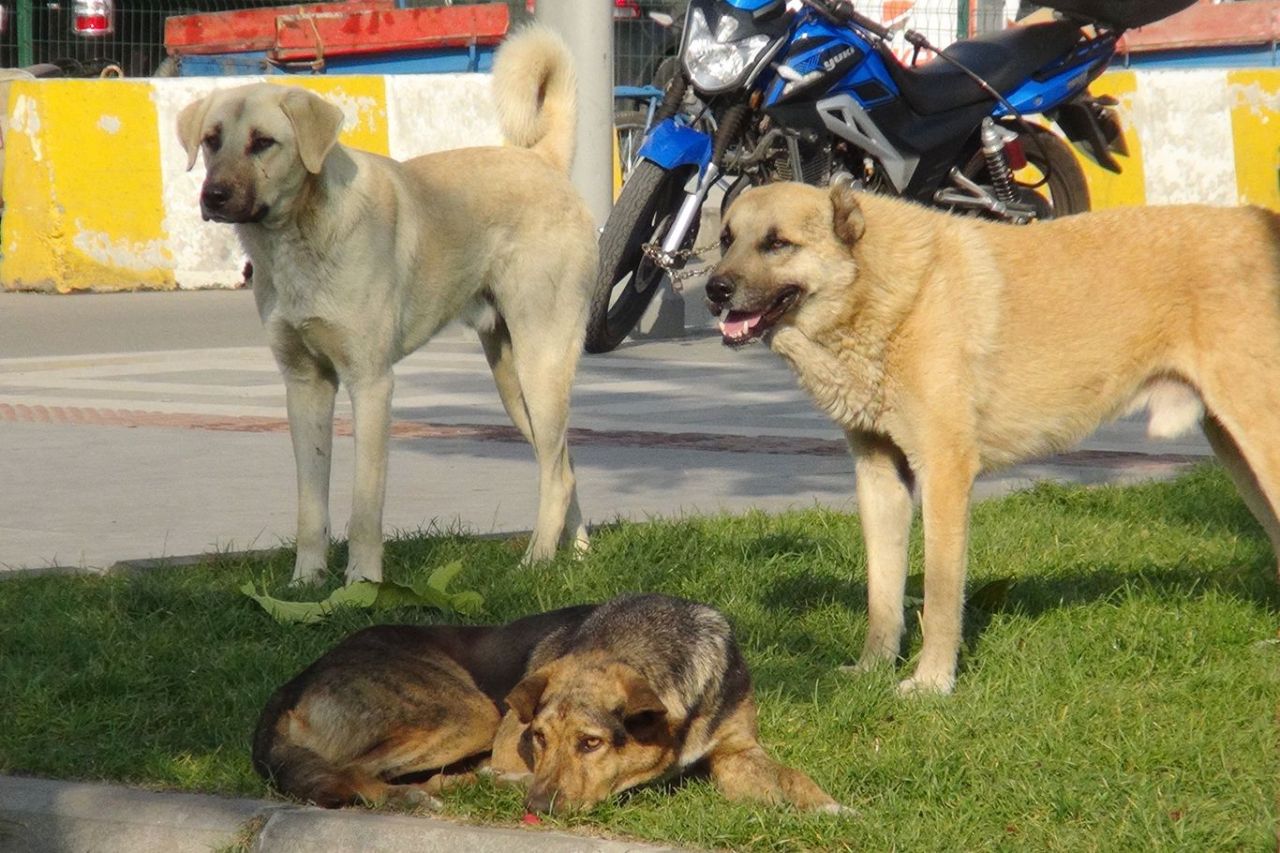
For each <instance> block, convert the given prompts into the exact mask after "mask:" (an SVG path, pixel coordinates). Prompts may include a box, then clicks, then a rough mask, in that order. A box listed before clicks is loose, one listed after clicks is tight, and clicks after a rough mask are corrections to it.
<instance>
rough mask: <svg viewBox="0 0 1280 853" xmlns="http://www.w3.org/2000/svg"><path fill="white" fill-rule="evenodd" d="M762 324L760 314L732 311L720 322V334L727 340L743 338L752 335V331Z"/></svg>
mask: <svg viewBox="0 0 1280 853" xmlns="http://www.w3.org/2000/svg"><path fill="white" fill-rule="evenodd" d="M759 322H760V313H759V312H753V313H747V312H746V311H730V312H729V313H728V314H726V315H725V316H724V319H723V320H721V321H720V334H722V335H724V336H725V337H726V338H742V337H746V336H747V335H749V334H751V330H752V329H753V328H755V325H756V324H757V323H759Z"/></svg>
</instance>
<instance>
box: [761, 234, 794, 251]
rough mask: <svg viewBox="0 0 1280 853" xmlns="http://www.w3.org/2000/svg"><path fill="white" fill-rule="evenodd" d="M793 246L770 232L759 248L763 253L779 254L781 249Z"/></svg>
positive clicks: (783, 238) (788, 241)
mask: <svg viewBox="0 0 1280 853" xmlns="http://www.w3.org/2000/svg"><path fill="white" fill-rule="evenodd" d="M794 245H795V243H792V242H791V241H790V240H788V239H786V238H785V237H779V236H778V235H777V234H774V233H772V232H771V233H770V234H769V235H768V236H767V237H765V238H764V241H763V243H762V244H761V246H760V248H761V250H763V251H765V252H780V251H782V250H783V249H788V248H790V247H791V246H794Z"/></svg>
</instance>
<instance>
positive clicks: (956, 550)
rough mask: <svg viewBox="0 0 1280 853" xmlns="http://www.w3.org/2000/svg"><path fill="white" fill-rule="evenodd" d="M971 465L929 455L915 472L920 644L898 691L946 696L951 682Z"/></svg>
mask: <svg viewBox="0 0 1280 853" xmlns="http://www.w3.org/2000/svg"><path fill="white" fill-rule="evenodd" d="M977 470H978V469H977V464H976V462H974V461H971V460H970V459H968V458H967V456H965V455H964V454H957V453H951V454H947V455H944V456H938V457H930V458H929V459H928V461H927V462H926V464H925V467H924V470H923V471H922V472H921V499H922V504H923V517H924V620H923V623H922V627H923V631H924V645H923V647H922V648H921V650H920V661H919V663H917V664H916V671H915V674H914V675H912V676H911V677H910V678H908V679H906V680H905V681H903V682H902V683H901V684H899V685H898V690H899V692H901V693H913V692H932V693H950V692H951V690H952V688H953V687H954V686H955V682H956V658H957V656H958V655H959V653H960V631H961V618H962V614H963V611H964V576H965V563H966V560H967V550H968V544H969V499H970V495H971V493H972V491H973V480H974V477H976V476H977Z"/></svg>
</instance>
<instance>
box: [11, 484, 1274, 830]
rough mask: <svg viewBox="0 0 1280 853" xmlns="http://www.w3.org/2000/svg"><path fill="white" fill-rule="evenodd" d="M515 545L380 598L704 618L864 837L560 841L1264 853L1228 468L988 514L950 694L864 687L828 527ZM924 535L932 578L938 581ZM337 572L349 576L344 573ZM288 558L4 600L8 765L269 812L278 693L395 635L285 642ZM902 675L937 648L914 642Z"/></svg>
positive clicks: (599, 814) (701, 819)
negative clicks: (671, 612)
mask: <svg viewBox="0 0 1280 853" xmlns="http://www.w3.org/2000/svg"><path fill="white" fill-rule="evenodd" d="M518 554H519V543H510V542H500V541H493V540H477V539H471V538H467V537H464V536H456V535H443V536H413V537H406V538H402V539H398V540H396V541H394V542H391V543H389V545H388V549H387V555H388V559H387V565H388V575H389V576H390V577H392V578H395V579H408V578H411V577H416V576H419V575H420V574H421V573H425V572H427V571H429V570H430V569H431V568H433V567H435V566H438V565H440V564H441V563H444V562H447V561H450V560H454V559H462V560H464V561H465V563H466V566H467V569H466V571H465V572H464V573H463V575H462V576H461V577H460V578H459V579H458V581H457V582H456V584H455V586H456V588H459V589H460V588H474V589H478V590H479V591H481V592H482V593H483V594H484V595H485V596H486V599H487V602H486V609H487V613H486V618H487V619H488V620H491V621H502V620H506V619H509V618H512V617H515V616H518V615H521V614H525V613H529V612H532V611H535V610H542V609H547V608H552V607H557V606H561V605H565V604H569V603H572V602H580V601H595V600H601V599H604V598H607V597H609V596H611V595H614V594H617V593H621V592H624V591H633V590H659V591H663V592H668V593H672V594H675V595H681V596H686V597H689V598H694V599H699V600H703V601H708V602H711V603H714V604H716V605H717V606H719V607H721V608H722V609H723V610H725V611H726V612H727V613H728V614H729V615H730V617H731V618H732V619H733V621H734V623H735V625H736V628H737V630H738V633H739V637H740V640H741V642H742V645H743V647H744V649H745V652H746V655H747V658H748V660H749V662H750V663H751V665H752V668H753V672H754V675H755V679H756V691H757V698H758V700H759V704H760V706H761V729H762V737H763V740H764V741H765V743H766V745H767V746H768V747H769V748H770V749H771V750H772V751H773V752H774V753H775V754H776V755H777V756H778V757H779V758H781V759H782V760H784V761H786V762H788V763H792V764H795V765H797V766H799V767H801V768H803V769H805V770H806V771H808V772H809V773H810V774H811V775H812V776H813V777H814V778H815V779H816V780H817V781H818V782H819V784H821V785H823V786H824V787H825V788H826V789H827V790H828V791H830V792H831V793H832V794H833V795H835V796H836V797H837V798H838V799H840V800H842V801H843V802H845V803H848V804H850V805H852V806H854V807H855V808H857V809H858V811H859V812H860V817H858V818H855V819H831V818H825V819H824V818H817V817H812V816H808V815H802V814H796V813H793V812H788V811H786V810H780V809H767V808H755V807H747V806H739V805H733V804H729V803H726V802H724V801H723V800H721V799H720V798H719V797H718V796H717V795H716V793H715V792H714V790H713V789H712V788H711V787H710V785H709V784H708V783H706V782H703V781H695V782H691V783H689V784H686V785H683V786H679V787H677V788H676V789H675V790H669V789H668V790H641V791H639V792H636V793H634V794H633V795H631V796H628V797H625V798H624V799H622V800H621V801H618V802H614V803H610V804H607V805H604V806H601V807H599V808H597V809H596V810H594V811H593V812H591V813H589V814H587V815H584V816H580V817H575V818H567V819H563V820H559V819H557V820H547V821H545V822H544V823H545V824H546V825H550V826H560V827H568V828H577V829H579V830H581V831H586V832H594V833H603V834H617V835H624V836H631V837H638V838H648V839H655V840H660V841H665V842H669V843H675V844H683V845H691V846H702V847H726V848H734V849H747V848H751V849H759V850H768V849H776V850H789V849H796V848H810V849H823V850H830V849H840V848H844V847H851V848H861V849H871V850H888V849H903V850H984V849H1027V850H1071V851H1076V850H1094V849H1096V850H1138V849H1144V850H1145V849H1155V848H1165V849H1188V850H1207V849H1214V850H1224V849H1225V850H1230V849H1242V850H1262V849H1274V845H1275V843H1276V837H1275V831H1276V829H1275V828H1276V821H1277V799H1276V798H1277V787H1278V786H1280V782H1278V781H1277V780H1278V778H1280V767H1278V765H1280V735H1278V730H1280V711H1278V707H1280V706H1278V705H1277V702H1278V701H1280V644H1278V643H1277V630H1276V629H1277V621H1278V619H1277V617H1278V616H1280V592H1278V591H1277V583H1276V577H1275V565H1276V561H1275V558H1274V557H1273V556H1272V554H1271V553H1270V549H1269V547H1268V545H1267V542H1266V539H1265V537H1264V536H1263V535H1262V533H1261V531H1260V530H1259V529H1258V528H1257V527H1256V525H1255V524H1254V522H1253V520H1252V519H1251V518H1250V517H1249V515H1248V512H1247V511H1246V510H1245V508H1244V506H1243V505H1242V504H1241V502H1240V501H1239V499H1238V498H1237V497H1236V495H1235V493H1234V491H1233V490H1232V488H1231V486H1230V484H1229V483H1228V482H1227V480H1226V479H1225V477H1224V476H1223V475H1222V474H1221V473H1219V472H1218V471H1217V470H1216V469H1212V468H1206V469H1200V470H1196V471H1195V472H1193V473H1192V474H1190V475H1188V476H1186V477H1184V478H1182V479H1180V480H1178V481H1177V482H1174V483H1172V484H1162V485H1147V486H1140V487H1133V488H1127V489H1118V488H1102V489H1090V490H1085V489H1076V488H1063V487H1058V486H1041V487H1039V488H1036V489H1033V490H1031V491H1029V492H1026V493H1023V494H1019V495H1016V496H1013V497H1010V498H1007V499H1003V500H999V501H994V502H989V503H985V504H982V505H980V506H978V507H977V508H976V510H975V513H974V524H973V543H972V551H971V559H970V565H971V581H970V589H976V588H978V587H979V586H981V585H982V584H983V582H984V581H989V580H992V579H998V578H1012V579H1013V584H1012V587H1011V588H1010V590H1009V592H1008V594H1007V596H1004V597H1003V600H1001V597H1000V596H996V597H995V599H994V606H992V607H990V609H988V610H979V611H975V612H972V613H970V614H969V621H968V625H969V631H968V642H967V645H966V650H965V653H964V656H963V663H962V671H961V675H960V680H959V684H958V687H957V691H956V694H955V695H954V696H952V697H950V698H947V699H930V698H907V699H903V698H899V697H897V696H896V695H895V694H894V692H893V685H894V683H895V679H896V678H897V677H899V676H900V675H901V673H893V672H890V671H888V670H885V671H882V672H879V673H874V674H872V675H869V676H864V677H861V678H855V677H850V676H844V675H841V674H839V673H838V672H837V671H836V667H837V666H838V665H840V664H844V663H849V662H850V661H851V659H852V657H853V655H854V654H855V653H856V651H857V649H858V648H859V646H860V643H861V639H862V634H863V631H864V629H865V610H866V607H865V594H866V589H865V564H864V560H863V556H862V551H861V540H860V534H859V528H858V523H857V520H856V518H853V517H850V516H846V515H841V514H837V513H832V512H826V511H822V510H811V511H805V512H796V513H792V514H787V515H783V516H768V515H764V514H749V515H745V516H741V517H709V518H707V517H698V518H690V519H688V520H684V521H678V522H660V523H651V524H619V525H614V526H610V527H609V528H607V529H605V530H602V531H600V532H599V533H598V534H597V535H596V537H595V540H594V546H593V550H592V552H591V554H590V555H589V556H588V557H586V558H585V559H583V560H581V561H573V560H570V559H562V560H560V561H557V562H556V563H554V564H553V565H550V566H548V567H545V568H543V569H540V570H534V571H522V570H519V569H517V568H516V561H517V558H518ZM919 558H920V544H919V536H918V531H917V537H916V541H915V544H914V545H913V559H914V560H916V561H917V562H916V563H914V565H916V566H918V565H919V563H918V560H919ZM341 560H342V555H341V554H337V555H335V558H334V563H333V564H334V565H340V564H341ZM290 563H291V557H290V555H289V554H287V553H281V554H279V555H277V556H275V557H273V558H272V559H270V560H266V561H262V560H254V561H248V560H242V559H238V558H235V557H230V556H228V557H224V558H222V559H218V560H215V561H214V562H212V563H210V564H209V565H208V566H207V567H201V568H197V569H185V570H170V571H156V572H152V573H149V574H145V575H142V576H136V577H110V578H82V577H74V578H73V577H44V578H30V579H25V580H13V581H6V582H4V583H3V585H0V721H2V722H0V770H2V771H5V772H10V773H26V774H34V775H41V776H53V777H64V778H74V779H107V780H117V781H123V782H130V783H136V784H141V785H146V786H154V787H158V788H169V789H182V790H199V791H213V792H221V793H227V794H241V795H254V796H258V795H264V794H266V793H267V792H266V788H265V787H264V785H263V783H262V782H261V781H260V780H259V779H258V778H257V777H256V776H255V775H254V774H253V772H252V770H251V769H250V767H249V756H248V753H249V737H250V734H251V732H252V729H253V725H254V722H255V720H256V716H257V714H258V711H259V709H260V707H261V705H262V703H263V701H264V700H265V699H266V697H267V695H268V694H269V693H270V692H271V690H272V689H273V688H274V687H276V686H277V685H279V684H280V683H282V682H283V681H284V680H286V679H287V678H288V677H289V676H291V675H292V674H293V673H295V672H296V671H297V670H298V669H300V668H301V667H302V666H303V665H304V664H305V663H307V662H309V661H310V660H312V659H313V658H315V657H316V656H317V655H319V654H320V653H321V652H322V651H323V650H324V649H325V648H327V647H328V646H330V645H332V644H333V643H334V642H335V641H336V640H337V639H338V638H339V637H341V636H343V635H344V634H345V633H347V632H349V631H351V630H353V629H356V628H358V627H361V626H364V625H366V624H369V623H370V622H371V621H372V620H374V619H375V618H376V619H378V620H380V621H406V622H407V621H431V619H432V618H433V616H432V614H431V613H430V612H424V611H400V612H395V611H393V612H390V613H383V614H379V615H377V616H376V617H375V616H370V615H368V614H366V613H363V612H359V613H357V612H346V613H342V614H340V615H339V616H337V617H336V618H334V619H333V620H332V621H331V622H330V623H328V624H324V625H319V626H282V625H277V624H275V623H274V622H272V621H271V620H270V619H269V618H268V617H267V616H266V615H265V614H264V613H262V612H261V611H259V610H258V609H257V607H256V606H255V605H254V604H252V603H251V602H250V601H249V600H248V599H245V598H243V597H241V596H240V595H239V594H237V593H236V591H235V588H236V587H237V586H238V585H239V584H240V583H243V582H244V581H245V580H254V581H256V582H259V583H263V584H266V585H267V587H268V588H269V589H273V590H278V589H280V588H281V586H282V585H283V583H284V581H285V579H286V578H287V576H288V571H289V567H290ZM911 625H912V630H911V635H910V644H911V645H910V651H914V650H915V649H916V648H918V646H919V630H918V626H916V624H915V623H914V620H913V621H912V623H911ZM447 801H448V809H449V812H450V814H452V815H454V816H457V817H462V818H467V819H473V820H481V821H490V822H497V823H504V824H513V823H515V821H516V820H517V819H518V817H519V816H520V812H521V808H520V797H519V795H518V794H517V793H515V792H512V791H509V790H502V789H498V788H495V787H493V786H490V785H488V784H482V785H479V786H476V787H474V788H471V789H467V790H462V791H457V792H451V793H450V794H449V795H448V797H447Z"/></svg>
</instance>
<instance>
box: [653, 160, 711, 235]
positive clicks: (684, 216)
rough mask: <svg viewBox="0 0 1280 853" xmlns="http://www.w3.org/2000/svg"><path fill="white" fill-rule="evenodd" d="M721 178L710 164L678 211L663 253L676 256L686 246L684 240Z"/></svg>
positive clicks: (669, 229) (668, 230)
mask: <svg viewBox="0 0 1280 853" xmlns="http://www.w3.org/2000/svg"><path fill="white" fill-rule="evenodd" d="M719 177H720V170H719V169H717V168H716V164H715V163H708V164H707V169H706V171H705V172H703V173H702V177H700V178H699V179H698V185H697V186H696V187H695V188H694V190H693V192H691V193H688V194H686V195H685V197H684V201H683V202H681V204H680V209H679V210H678V211H676V218H675V219H674V220H672V222H671V227H670V228H668V229H667V233H666V236H665V237H663V238H662V251H663V252H665V253H667V255H668V256H671V255H674V254H675V253H676V252H678V251H679V250H680V247H681V246H682V245H683V244H684V238H685V236H686V235H687V234H688V233H689V228H690V226H692V225H693V223H694V222H695V221H697V219H698V216H699V215H700V214H701V212H702V204H703V202H705V201H706V200H707V193H708V192H710V191H711V188H712V187H713V186H715V183H716V179H717V178H719Z"/></svg>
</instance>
